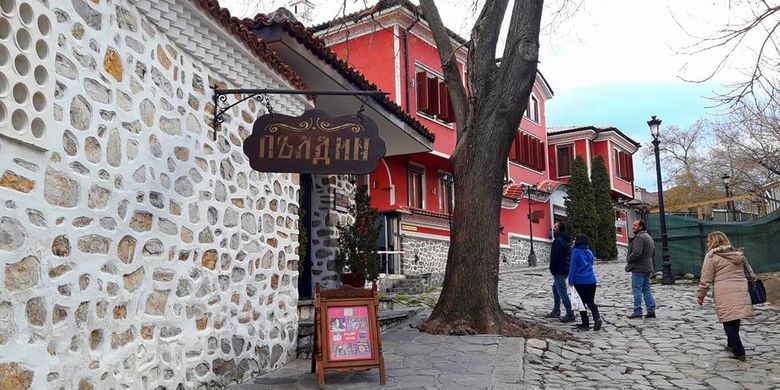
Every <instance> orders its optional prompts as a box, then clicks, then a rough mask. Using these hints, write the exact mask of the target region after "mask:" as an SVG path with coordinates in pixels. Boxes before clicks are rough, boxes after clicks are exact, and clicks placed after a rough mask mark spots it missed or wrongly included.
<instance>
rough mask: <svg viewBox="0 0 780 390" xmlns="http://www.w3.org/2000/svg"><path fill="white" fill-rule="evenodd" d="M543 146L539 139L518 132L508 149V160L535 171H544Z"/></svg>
mask: <svg viewBox="0 0 780 390" xmlns="http://www.w3.org/2000/svg"><path fill="white" fill-rule="evenodd" d="M544 149H545V146H544V142H542V141H541V140H540V139H538V138H536V137H534V136H532V135H530V134H528V133H525V132H522V131H519V132H517V133H516V134H515V139H514V140H513V141H512V146H511V147H510V148H509V160H510V161H512V162H515V163H517V164H521V165H525V166H527V167H529V168H531V169H535V170H537V171H544V165H545V152H544Z"/></svg>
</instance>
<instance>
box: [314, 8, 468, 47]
mask: <svg viewBox="0 0 780 390" xmlns="http://www.w3.org/2000/svg"><path fill="white" fill-rule="evenodd" d="M399 5H400V6H402V7H404V8H406V9H408V10H409V11H411V12H412V14H414V15H419V16H420V17H421V18H422V10H421V9H420V7H419V6H417V5H416V4H414V3H412V2H411V1H409V0H379V1H378V2H377V3H376V4H375V5H374V6H373V7H369V8H366V9H364V10H360V11H357V12H353V13H351V14H349V15H346V16H342V17H340V18H337V19H333V20H331V21H328V22H325V23H322V24H318V25H316V26H314V27H312V30H314V31H315V32H318V31H322V30H326V29H328V28H330V27H331V26H337V25H339V24H342V23H345V22H357V21H359V20H360V19H363V18H365V17H367V16H370V15H371V14H374V13H377V12H381V11H384V10H386V9H390V8H393V7H395V6H399ZM447 33H448V34H449V35H450V38H452V39H453V40H455V42H458V43H460V44H461V45H465V44H466V43H467V42H468V40H466V39H464V38H463V37H461V36H460V35H458V34H456V33H455V32H454V31H452V30H450V29H447Z"/></svg>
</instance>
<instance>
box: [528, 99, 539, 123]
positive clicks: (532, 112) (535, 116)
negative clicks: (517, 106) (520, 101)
mask: <svg viewBox="0 0 780 390" xmlns="http://www.w3.org/2000/svg"><path fill="white" fill-rule="evenodd" d="M525 112H526V116H527V117H528V119H530V120H532V121H534V122H536V123H540V122H539V99H537V98H536V95H534V94H533V93H531V98H530V99H529V101H528V108H527V109H526V110H525Z"/></svg>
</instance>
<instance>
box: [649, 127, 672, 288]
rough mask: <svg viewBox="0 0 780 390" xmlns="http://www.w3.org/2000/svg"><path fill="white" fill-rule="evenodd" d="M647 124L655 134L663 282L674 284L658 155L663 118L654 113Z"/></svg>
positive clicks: (651, 132)
mask: <svg viewBox="0 0 780 390" xmlns="http://www.w3.org/2000/svg"><path fill="white" fill-rule="evenodd" d="M647 125H648V126H650V134H652V135H653V148H654V151H655V175H656V177H657V180H658V210H659V211H660V212H661V259H662V262H661V271H662V279H661V284H674V277H673V276H672V261H671V259H670V258H669V243H668V241H667V236H666V212H665V211H664V188H663V183H662V180H661V158H660V157H659V155H658V154H659V151H658V145H660V144H661V140H659V139H658V136H659V135H661V120H660V119H658V118H656V116H655V115H653V117H652V118H651V119H650V120H649V121H647Z"/></svg>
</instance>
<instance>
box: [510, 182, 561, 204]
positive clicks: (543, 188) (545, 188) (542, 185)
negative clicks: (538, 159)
mask: <svg viewBox="0 0 780 390" xmlns="http://www.w3.org/2000/svg"><path fill="white" fill-rule="evenodd" d="M564 184H565V183H563V182H561V181H557V180H551V179H546V180H542V181H540V182H539V183H536V187H537V188H538V190H537V191H538V192H539V193H540V194H544V195H543V196H542V198H543V199H547V197H548V196H549V195H550V194H552V193H553V192H554V191H555V190H556V189H558V187H559V186H562V185H564ZM540 194H537V195H536V196H532V198H534V199H535V198H538V197H539V195H540ZM503 196H504V198H507V199H512V200H520V199H522V198H523V196H524V194H523V188H522V187H521V186H520V184H516V183H509V184H507V185H505V186H504V189H503ZM545 201H546V200H545Z"/></svg>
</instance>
